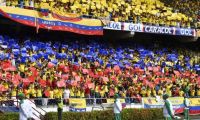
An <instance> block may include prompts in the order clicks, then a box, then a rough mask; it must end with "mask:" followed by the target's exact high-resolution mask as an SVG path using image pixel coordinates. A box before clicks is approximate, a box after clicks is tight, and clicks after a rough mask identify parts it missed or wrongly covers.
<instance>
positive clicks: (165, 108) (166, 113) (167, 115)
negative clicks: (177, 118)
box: [163, 99, 174, 117]
mask: <svg viewBox="0 0 200 120" xmlns="http://www.w3.org/2000/svg"><path fill="white" fill-rule="evenodd" d="M166 101H168V102H169V106H170V111H172V115H174V110H173V106H172V103H171V102H170V100H168V99H167V100H166ZM163 115H164V117H170V114H169V113H168V111H167V107H166V106H165V105H164V107H163Z"/></svg>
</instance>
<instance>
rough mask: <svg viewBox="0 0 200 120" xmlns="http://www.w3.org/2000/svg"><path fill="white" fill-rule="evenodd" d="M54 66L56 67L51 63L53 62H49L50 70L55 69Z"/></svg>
mask: <svg viewBox="0 0 200 120" xmlns="http://www.w3.org/2000/svg"><path fill="white" fill-rule="evenodd" d="M54 66H55V65H54V64H53V63H51V62H49V63H48V65H47V67H48V68H53V67H54Z"/></svg>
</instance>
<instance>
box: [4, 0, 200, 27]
mask: <svg viewBox="0 0 200 120" xmlns="http://www.w3.org/2000/svg"><path fill="white" fill-rule="evenodd" d="M0 2H1V3H2V4H3V2H4V5H7V6H15V7H23V8H28V9H33V8H34V9H37V10H40V11H42V12H47V13H48V12H54V13H57V14H60V15H63V16H65V15H67V14H69V13H73V14H78V15H80V16H83V17H89V18H99V19H106V20H113V21H120V22H125V21H126V22H133V23H145V24H153V25H161V26H176V27H195V28H197V27H199V26H200V24H199V23H198V22H197V13H198V8H199V1H198V0H194V1H187V2H185V1H184V4H180V5H179V4H178V3H179V2H175V3H176V4H173V5H174V6H173V5H172V3H174V2H169V1H168V2H167V0H166V1H165V0H163V2H161V1H160V0H56V1H55V0H21V2H19V0H0ZM164 2H165V3H167V4H164ZM168 3H169V4H168ZM171 5H172V7H171ZM177 5H178V8H180V9H179V11H177V7H176V6H177ZM188 6H189V8H188ZM185 7H186V8H185ZM183 8H185V9H184V11H183ZM190 8H191V9H190ZM188 9H189V10H188Z"/></svg>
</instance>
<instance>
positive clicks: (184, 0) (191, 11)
mask: <svg viewBox="0 0 200 120" xmlns="http://www.w3.org/2000/svg"><path fill="white" fill-rule="evenodd" d="M161 1H162V2H164V3H166V6H168V7H173V9H174V10H176V11H178V12H180V13H183V14H185V15H187V16H190V17H192V18H193V23H194V25H195V26H200V8H199V6H200V1H199V0H192V1H191V0H173V1H171V0H161ZM180 3H181V4H180Z"/></svg>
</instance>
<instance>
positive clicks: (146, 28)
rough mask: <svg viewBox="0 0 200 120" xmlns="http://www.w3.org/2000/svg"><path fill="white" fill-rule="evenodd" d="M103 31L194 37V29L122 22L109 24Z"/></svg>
mask: <svg viewBox="0 0 200 120" xmlns="http://www.w3.org/2000/svg"><path fill="white" fill-rule="evenodd" d="M104 29H109V30H122V31H131V32H143V33H154V34H166V35H181V36H191V37H195V36H196V30H195V29H189V28H178V27H165V26H151V25H144V24H133V23H123V22H113V21H111V22H109V24H108V25H107V26H105V27H104Z"/></svg>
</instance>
